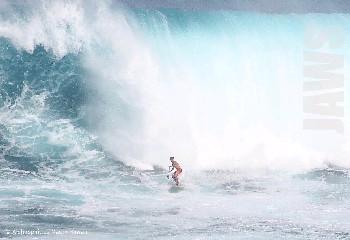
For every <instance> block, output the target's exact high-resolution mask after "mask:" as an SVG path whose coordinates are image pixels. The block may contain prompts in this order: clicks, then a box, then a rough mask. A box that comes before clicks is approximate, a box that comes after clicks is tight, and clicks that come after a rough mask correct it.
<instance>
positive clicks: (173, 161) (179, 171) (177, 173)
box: [169, 157, 182, 186]
mask: <svg viewBox="0 0 350 240" xmlns="http://www.w3.org/2000/svg"><path fill="white" fill-rule="evenodd" d="M170 161H171V166H169V169H170V168H171V170H169V172H171V171H173V170H174V168H175V169H176V171H175V172H174V173H173V175H172V177H173V179H174V181H175V182H176V186H179V179H178V176H179V174H180V173H181V172H182V169H181V167H180V165H179V164H178V162H176V161H175V160H174V157H170Z"/></svg>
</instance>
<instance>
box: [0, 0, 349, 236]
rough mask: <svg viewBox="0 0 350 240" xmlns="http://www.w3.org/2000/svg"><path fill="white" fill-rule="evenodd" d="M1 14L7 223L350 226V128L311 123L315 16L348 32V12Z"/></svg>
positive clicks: (42, 232) (54, 7)
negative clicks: (172, 175)
mask: <svg viewBox="0 0 350 240" xmlns="http://www.w3.org/2000/svg"><path fill="white" fill-rule="evenodd" d="M0 22H1V24H0V52H1V59H0V150H1V151H0V164H1V165H0V182H1V187H0V206H1V207H0V215H1V218H0V219H1V221H0V238H8V237H16V238H18V239H29V238H33V237H36V238H37V239H47V238H48V236H47V235H48V234H49V238H50V239H55V238H59V237H61V236H62V235H67V236H68V238H69V239H154V238H156V239H171V238H174V237H177V238H179V239H226V238H227V239H279V238H286V239H336V238H344V239H346V238H348V237H349V234H350V232H349V227H350V226H349V225H350V221H349V219H348V217H347V216H349V207H348V206H349V200H348V199H349V194H350V192H349V190H348V189H349V187H350V185H349V184H350V183H349V176H348V174H349V172H348V170H347V168H348V167H349V166H350V165H349V150H348V146H349V135H348V133H347V131H345V134H336V133H335V132H331V131H328V132H327V131H326V132H324V131H313V132H312V131H311V132H310V131H305V130H303V129H302V120H303V109H302V101H303V91H302V83H303V76H302V72H303V71H302V69H303V65H304V62H303V60H302V55H303V51H304V50H305V46H304V44H303V37H304V30H305V28H306V27H307V26H309V25H310V24H314V25H317V26H320V27H322V26H327V25H336V26H338V27H340V28H342V29H343V32H344V36H345V39H346V38H347V37H348V36H349V32H348V27H349V26H348V25H349V16H348V14H279V15H273V14H262V13H249V12H234V11H194V10H181V9H171V10H170V9H163V10H154V9H153V10H150V9H129V8H127V7H125V6H123V5H121V4H119V3H117V2H110V1H70V2H65V1H34V2H30V1H29V2H23V3H22V2H11V1H2V2H1V4H0ZM323 50H324V51H326V50H327V49H323ZM348 50H349V47H348V46H347V45H346V44H345V45H344V46H343V47H342V48H340V49H336V50H334V52H335V53H338V54H341V55H343V56H344V61H345V66H346V65H347V62H348V55H347V53H348ZM342 73H343V74H344V76H345V79H346V76H347V75H348V69H347V68H344V69H343V70H342ZM347 89H348V83H347V81H345V89H344V91H345V93H346V91H347ZM348 102H349V97H348V96H347V95H346V94H345V102H344V109H345V117H344V119H343V120H344V123H345V129H347V126H348V121H347V120H348V119H349V115H348V112H349V111H347V110H348V109H349V105H348ZM169 156H175V158H176V159H177V160H178V161H179V163H180V165H181V166H182V167H183V169H184V172H183V174H181V178H180V182H181V184H183V185H184V187H183V188H176V187H173V183H172V182H171V181H170V180H167V178H166V175H167V171H166V170H165V169H167V166H168V165H169V161H168V159H169ZM23 231H26V232H23ZM30 231H34V232H30ZM35 231H36V232H35ZM77 231H79V232H77ZM31 234H32V235H31ZM33 235H34V236H33Z"/></svg>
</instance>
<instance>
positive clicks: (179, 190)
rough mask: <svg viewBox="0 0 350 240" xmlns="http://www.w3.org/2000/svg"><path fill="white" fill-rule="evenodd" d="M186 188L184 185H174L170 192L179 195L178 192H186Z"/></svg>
mask: <svg viewBox="0 0 350 240" xmlns="http://www.w3.org/2000/svg"><path fill="white" fill-rule="evenodd" d="M184 188H185V186H184V185H182V184H179V185H178V186H176V185H172V186H171V187H170V188H169V192H170V193H178V192H181V191H182V190H184Z"/></svg>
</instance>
